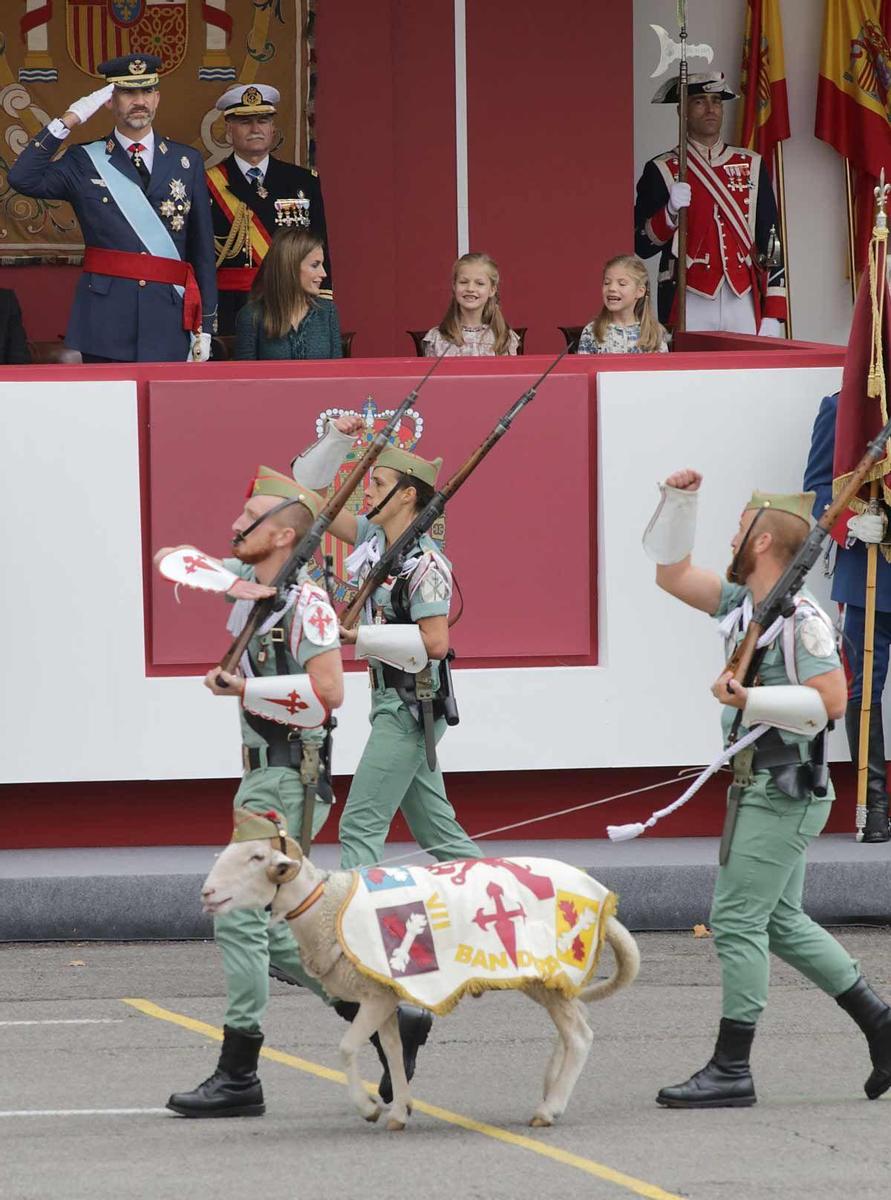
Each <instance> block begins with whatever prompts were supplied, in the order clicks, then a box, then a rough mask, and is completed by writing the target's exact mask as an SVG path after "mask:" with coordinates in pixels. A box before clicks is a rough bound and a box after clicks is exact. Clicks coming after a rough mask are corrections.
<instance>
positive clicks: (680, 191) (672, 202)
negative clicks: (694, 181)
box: [668, 183, 692, 217]
mask: <svg viewBox="0 0 891 1200" xmlns="http://www.w3.org/2000/svg"><path fill="white" fill-rule="evenodd" d="M691 195H692V193H691V191H690V185H689V183H673V184H672V185H671V187H670V188H669V189H668V211H669V213H670V214H671V216H673V217H676V216H677V215H678V213H679V212H680V210H681V209H682V208H689V207H690V199H691Z"/></svg>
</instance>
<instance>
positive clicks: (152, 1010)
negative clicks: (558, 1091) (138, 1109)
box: [124, 997, 681, 1200]
mask: <svg viewBox="0 0 891 1200" xmlns="http://www.w3.org/2000/svg"><path fill="white" fill-rule="evenodd" d="M124 1004H129V1005H130V1006H131V1007H133V1008H136V1009H138V1010H139V1012H141V1013H144V1014H145V1016H147V1017H155V1018H156V1019H157V1020H159V1021H170V1022H171V1023H172V1024H173V1025H181V1026H182V1027H183V1028H184V1029H190V1030H191V1031H192V1032H193V1033H201V1034H203V1035H204V1036H205V1037H209V1038H213V1039H214V1040H215V1041H218V1042H221V1041H222V1040H223V1031H222V1029H219V1028H218V1027H217V1026H216V1025H208V1024H206V1023H205V1022H204V1021H196V1020H195V1019H194V1018H193V1017H186V1016H183V1015H182V1014H181V1013H176V1012H172V1011H171V1010H170V1009H169V1008H161V1007H160V1006H159V1005H157V1004H153V1003H152V1002H151V1000H139V999H135V998H132V997H130V998H128V997H124ZM260 1054H261V1056H262V1057H263V1058H268V1059H271V1060H272V1062H277V1063H282V1064H283V1066H286V1067H293V1068H295V1069H296V1070H298V1071H305V1072H306V1073H307V1074H308V1075H315V1076H316V1077H317V1078H318V1079H328V1080H330V1081H331V1082H332V1083H340V1084H346V1076H345V1075H344V1073H343V1071H334V1070H332V1069H331V1068H330V1067H323V1066H322V1065H321V1063H314V1062H310V1061H309V1059H306V1058H298V1057H297V1056H296V1055H295V1054H285V1053H284V1052H283V1051H281V1050H271V1049H268V1048H267V1047H266V1046H264V1047H263V1049H262V1050H261V1051H260ZM368 1086H369V1087H371V1086H373V1085H370V1084H369V1085H368ZM412 1106H413V1108H414V1109H415V1110H416V1111H417V1112H422V1113H425V1114H426V1115H427V1116H428V1117H435V1118H436V1119H437V1120H438V1121H444V1122H445V1123H446V1124H447V1125H458V1126H459V1127H460V1128H461V1129H467V1130H470V1132H471V1133H480V1134H482V1135H483V1136H484V1137H489V1138H492V1139H493V1140H494V1141H496V1142H504V1143H505V1144H506V1145H508V1146H518V1147H519V1148H520V1149H521V1150H530V1151H532V1153H533V1154H539V1155H541V1157H542V1158H550V1159H552V1160H553V1161H554V1162H558V1163H562V1164H563V1166H565V1167H575V1169H576V1170H578V1171H584V1172H585V1173H586V1174H587V1175H594V1176H595V1177H596V1178H597V1179H603V1180H606V1181H607V1182H608V1183H615V1184H616V1185H617V1186H619V1187H623V1188H625V1189H626V1190H627V1191H630V1192H633V1193H634V1194H635V1195H636V1196H644V1197H646V1200H681V1197H680V1196H678V1195H677V1194H676V1193H675V1192H666V1191H665V1190H664V1189H663V1188H660V1187H657V1186H656V1185H655V1184H653V1183H645V1182H644V1181H643V1180H642V1179H635V1178H634V1176H633V1175H626V1174H625V1173H624V1172H622V1171H614V1170H613V1168H612V1167H607V1166H605V1165H604V1164H603V1163H599V1162H595V1161H594V1159H592V1158H582V1157H581V1155H579V1154H572V1153H571V1152H570V1151H569V1150H561V1149H560V1148H559V1147H558V1146H549V1145H548V1144H547V1143H546V1142H539V1141H536V1140H535V1139H534V1138H531V1137H527V1136H526V1135H525V1134H522V1133H511V1132H510V1130H508V1129H501V1128H500V1127H499V1126H497V1125H488V1124H487V1123H486V1122H485V1121H475V1120H474V1119H473V1118H472V1117H465V1116H464V1115H463V1113H456V1112H451V1111H450V1110H449V1109H447V1108H440V1107H439V1106H438V1105H436V1104H427V1103H426V1101H424V1100H416V1099H414V1098H412Z"/></svg>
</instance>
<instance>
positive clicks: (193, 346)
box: [186, 333, 309, 487]
mask: <svg viewBox="0 0 891 1200" xmlns="http://www.w3.org/2000/svg"><path fill="white" fill-rule="evenodd" d="M210 355H211V342H210V334H209V333H197V334H196V333H190V334H189V356H188V358H187V359H186V362H210ZM308 486H309V484H307V487H308Z"/></svg>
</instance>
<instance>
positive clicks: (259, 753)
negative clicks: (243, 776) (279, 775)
mask: <svg viewBox="0 0 891 1200" xmlns="http://www.w3.org/2000/svg"><path fill="white" fill-rule="evenodd" d="M302 756H303V744H302V742H301V741H300V738H291V739H290V740H283V741H280V742H270V743H269V744H268V745H266V746H265V747H262V748H261V747H259V746H242V748H241V757H242V761H243V762H244V769H245V770H246V771H259V770H261V768H263V767H291V768H292V769H293V770H295V771H299V770H300V759H301V758H302Z"/></svg>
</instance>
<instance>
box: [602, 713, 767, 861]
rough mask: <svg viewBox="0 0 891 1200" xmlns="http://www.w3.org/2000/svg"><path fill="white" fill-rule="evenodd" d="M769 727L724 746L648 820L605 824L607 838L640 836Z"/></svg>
mask: <svg viewBox="0 0 891 1200" xmlns="http://www.w3.org/2000/svg"><path fill="white" fill-rule="evenodd" d="M769 728H770V726H769V725H756V726H755V728H754V729H750V730H749V732H748V733H747V734H746V735H745V736H744V737H741V738H740V739H739V741H738V742H732V743H731V744H730V745H729V746H725V747H724V749H723V750H722V751H721V753H720V754H719V755H718V757H717V758H716V759H715V761H714V762H713V763H710V764H709V766H707V767H706V768H705V770H704V771H702V772H701V773H700V774H699V775H697V777H696V778H695V779H694V780H693V782H692V783H691V784H690V786H689V787H688V788H687V790H686V791H685V792H684V794H683V796H679V797H678V798H677V800H675V801H674V803H673V804H669V805H668V807H667V808H660V809H659V811H658V812H654V813H653V815H652V816H651V817H650V818H649V820H647V821H644V822H643V824H641V823H640V822H639V821H638V822H635V823H634V824H632V825H607V827H606V832H607V836H608V837H609V840H610V841H611V842H628V841H630V840H631V839H632V838H636V837H640V835H641V834H642V833H646V831H647V830H648V829H652V828H653V826H654V825H655V824H656V822H657V821H661V820H662V818H663V817H667V816H668V814H669V813H673V812H675V811H676V810H677V809H679V808H681V807H682V806H683V805H684V804H686V803H687V801H688V800H690V799H691V798H692V797H693V796H695V795H696V793H697V792H698V791H699V789H700V788H701V787H702V785H703V784H704V783H705V781H706V780H707V779H710V778H711V777H712V775H714V773H715V772H716V771H718V770H720V768H721V767H723V765H724V763H726V762H727V761H728V760H729V759H731V758H733V756H734V754H738V753H739V752H740V750H745V748H746V747H747V746H751V744H752V743H753V742H755V741H757V740H758V738H760V737H761V735H762V733H766V732H767V730H768V729H769Z"/></svg>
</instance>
